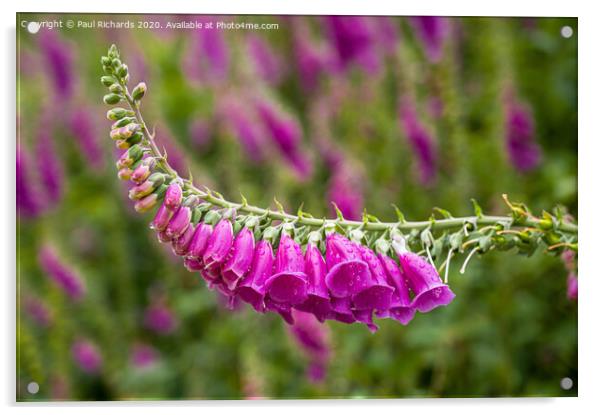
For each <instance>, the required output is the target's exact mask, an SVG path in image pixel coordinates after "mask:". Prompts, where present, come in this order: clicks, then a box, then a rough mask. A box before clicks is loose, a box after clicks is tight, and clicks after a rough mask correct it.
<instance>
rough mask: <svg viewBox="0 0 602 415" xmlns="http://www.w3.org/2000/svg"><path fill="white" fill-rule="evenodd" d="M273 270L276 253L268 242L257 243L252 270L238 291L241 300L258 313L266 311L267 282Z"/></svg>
mask: <svg viewBox="0 0 602 415" xmlns="http://www.w3.org/2000/svg"><path fill="white" fill-rule="evenodd" d="M273 269H274V253H273V250H272V245H271V244H270V243H269V242H268V241H266V240H261V241H259V242H257V246H256V247H255V252H254V254H253V262H252V264H251V269H250V270H249V273H248V274H247V275H246V276H245V277H244V278H243V280H242V281H241V282H240V284H239V285H238V289H237V293H238V295H239V296H240V298H241V300H243V301H244V302H246V303H249V304H251V305H252V306H253V308H254V309H255V310H256V311H259V312H264V311H265V305H264V302H263V300H264V297H265V294H266V287H265V282H266V281H267V279H268V278H269V277H270V276H271V275H272V272H273Z"/></svg>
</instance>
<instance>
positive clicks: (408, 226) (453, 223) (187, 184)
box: [121, 81, 577, 234]
mask: <svg viewBox="0 0 602 415" xmlns="http://www.w3.org/2000/svg"><path fill="white" fill-rule="evenodd" d="M121 85H122V87H123V88H124V90H125V97H126V101H127V103H128V105H129V106H130V108H131V109H132V111H134V113H135V117H136V120H137V121H138V123H139V124H140V126H141V129H142V133H143V134H144V138H145V141H146V142H147V144H148V145H149V148H150V150H151V152H152V153H153V156H154V157H155V158H156V160H157V162H158V166H159V168H161V169H162V170H163V171H164V172H165V173H166V174H168V175H169V176H171V177H172V178H173V179H178V180H180V181H181V182H182V183H183V188H184V189H185V190H188V191H189V192H190V193H191V194H195V195H197V196H199V197H200V198H201V199H203V200H205V201H206V202H209V203H211V204H212V205H215V206H219V207H223V208H233V209H236V210H237V211H238V212H243V213H247V214H252V215H257V216H266V217H268V218H270V219H272V220H280V221H286V222H292V221H294V222H295V223H298V224H300V225H306V226H311V227H318V228H319V227H323V226H324V225H326V224H329V223H330V224H336V225H337V226H340V227H343V228H348V229H355V228H361V229H364V230H367V231H386V230H392V229H394V228H397V229H399V230H400V231H406V232H409V231H412V230H418V231H421V230H423V229H426V228H429V227H430V229H431V230H432V231H443V230H450V229H459V228H462V227H463V226H465V225H466V223H473V224H475V225H477V226H479V225H483V226H487V225H496V224H499V223H501V224H507V225H509V226H510V227H516V228H524V227H525V226H531V227H537V226H538V225H539V222H540V221H539V220H538V219H536V218H526V219H525V220H524V221H523V222H522V223H521V224H520V226H519V225H516V224H515V223H514V219H513V218H512V217H510V216H486V215H483V216H467V217H460V218H446V219H438V220H436V219H434V220H428V221H413V222H411V221H404V222H361V221H353V220H346V219H326V218H323V219H319V218H308V217H301V216H295V215H291V214H288V213H285V212H281V211H275V210H270V209H262V208H260V207H257V206H252V205H249V204H246V203H235V202H230V201H227V200H225V199H223V198H222V197H218V196H215V194H214V193H213V192H211V191H203V190H200V189H199V188H197V187H196V186H194V184H193V183H192V181H191V180H186V179H182V178H181V177H179V175H178V173H177V172H176V171H175V170H174V169H173V168H172V167H171V166H170V165H169V163H168V162H167V159H166V157H165V156H164V155H163V154H161V152H160V151H159V148H158V147H157V145H156V143H155V141H154V137H153V135H152V134H151V133H150V132H149V130H148V128H147V126H146V123H145V122H144V118H143V117H142V112H141V111H140V105H139V103H138V102H136V101H134V99H133V98H132V96H131V95H130V92H129V91H128V89H127V85H126V84H125V82H123V81H122V82H121ZM558 230H560V231H563V232H566V233H571V234H577V225H575V224H571V223H561V224H559V225H558Z"/></svg>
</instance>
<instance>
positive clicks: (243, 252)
mask: <svg viewBox="0 0 602 415" xmlns="http://www.w3.org/2000/svg"><path fill="white" fill-rule="evenodd" d="M254 249H255V239H254V237H253V232H251V231H250V230H249V228H243V229H242V230H241V231H240V232H239V233H238V235H236V239H235V240H234V244H233V245H232V249H231V250H230V254H229V258H228V260H227V261H226V263H225V264H224V266H223V267H222V280H223V281H224V283H226V286H227V287H228V289H230V290H233V289H234V288H236V285H237V284H238V281H240V279H241V278H243V277H244V276H245V274H246V273H247V272H248V271H249V268H250V267H251V262H252V261H253V250H254Z"/></svg>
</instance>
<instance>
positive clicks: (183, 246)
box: [173, 223, 195, 256]
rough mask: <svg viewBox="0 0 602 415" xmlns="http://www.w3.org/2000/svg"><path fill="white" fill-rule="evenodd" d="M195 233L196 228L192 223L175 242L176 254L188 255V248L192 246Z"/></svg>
mask: <svg viewBox="0 0 602 415" xmlns="http://www.w3.org/2000/svg"><path fill="white" fill-rule="evenodd" d="M194 231H195V226H194V225H193V224H192V223H191V224H190V225H188V227H187V228H186V230H185V231H184V233H183V234H182V235H180V236H179V237H178V238H177V239H176V240H174V241H173V252H174V254H176V255H179V256H183V255H186V253H187V252H188V247H189V246H190V242H191V241H192V236H193V235H194Z"/></svg>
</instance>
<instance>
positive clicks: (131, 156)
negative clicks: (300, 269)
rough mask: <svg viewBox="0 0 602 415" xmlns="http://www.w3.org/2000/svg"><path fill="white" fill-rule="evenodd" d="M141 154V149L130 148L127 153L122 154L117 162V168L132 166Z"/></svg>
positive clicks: (136, 146)
mask: <svg viewBox="0 0 602 415" xmlns="http://www.w3.org/2000/svg"><path fill="white" fill-rule="evenodd" d="M143 154H144V150H143V149H142V147H140V146H138V145H135V146H132V147H130V148H129V149H128V151H126V152H124V153H123V154H122V155H121V157H120V158H119V160H118V161H117V168H123V167H130V166H132V165H133V164H134V163H135V162H137V161H138V160H140V158H141V157H142V155H143Z"/></svg>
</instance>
